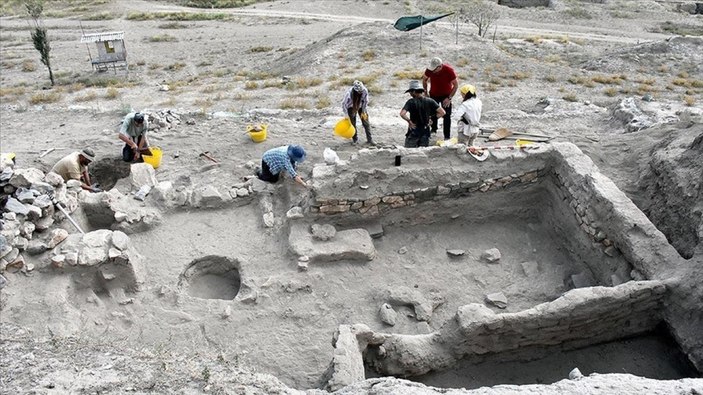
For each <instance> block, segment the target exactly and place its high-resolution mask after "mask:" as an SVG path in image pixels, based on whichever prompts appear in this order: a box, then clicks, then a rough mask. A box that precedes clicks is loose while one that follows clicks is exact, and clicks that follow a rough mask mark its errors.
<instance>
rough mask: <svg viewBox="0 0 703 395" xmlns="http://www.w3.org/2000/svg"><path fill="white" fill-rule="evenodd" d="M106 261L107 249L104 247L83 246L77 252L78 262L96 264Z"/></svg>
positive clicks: (80, 263) (88, 264) (89, 264)
mask: <svg viewBox="0 0 703 395" xmlns="http://www.w3.org/2000/svg"><path fill="white" fill-rule="evenodd" d="M105 261H107V250H106V249H105V248H91V247H86V248H83V249H82V250H81V251H80V252H79V253H78V264H79V265H87V266H96V265H99V264H101V263H103V262H105Z"/></svg>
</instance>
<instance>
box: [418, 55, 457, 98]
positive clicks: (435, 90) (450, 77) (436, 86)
mask: <svg viewBox="0 0 703 395" xmlns="http://www.w3.org/2000/svg"><path fill="white" fill-rule="evenodd" d="M425 76H426V77H427V78H429V79H430V81H429V83H430V96H433V97H435V96H449V94H450V93H452V81H454V80H455V79H456V73H455V72H454V69H453V68H452V66H450V65H448V64H446V63H443V64H442V68H441V69H439V71H438V72H436V73H433V72H432V70H430V69H425Z"/></svg>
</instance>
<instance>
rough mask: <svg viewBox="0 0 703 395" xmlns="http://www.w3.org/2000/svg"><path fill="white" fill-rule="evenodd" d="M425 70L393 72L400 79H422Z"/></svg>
mask: <svg viewBox="0 0 703 395" xmlns="http://www.w3.org/2000/svg"><path fill="white" fill-rule="evenodd" d="M424 73H425V71H424V70H422V71H418V70H407V69H406V70H401V71H396V72H394V73H393V77H395V78H397V79H399V80H421V79H422V76H423V75H424Z"/></svg>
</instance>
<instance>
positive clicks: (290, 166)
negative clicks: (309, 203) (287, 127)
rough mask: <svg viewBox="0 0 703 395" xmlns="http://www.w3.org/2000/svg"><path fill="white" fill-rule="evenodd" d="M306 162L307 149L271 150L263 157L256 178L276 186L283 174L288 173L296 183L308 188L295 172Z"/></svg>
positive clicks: (293, 147)
mask: <svg viewBox="0 0 703 395" xmlns="http://www.w3.org/2000/svg"><path fill="white" fill-rule="evenodd" d="M304 160H305V149H303V147H301V146H299V145H284V146H281V147H276V148H271V149H270V150H268V151H266V152H264V155H263V156H262V157H261V169H260V170H257V171H256V176H257V177H258V178H259V179H260V180H261V181H266V182H270V183H272V184H275V183H277V182H278V180H279V179H280V176H281V173H282V172H286V173H288V175H290V176H291V178H293V179H294V180H295V182H297V183H298V184H300V185H302V186H304V187H306V188H307V186H308V184H306V183H305V181H304V180H303V178H302V177H300V175H299V174H298V173H297V172H296V171H295V168H296V166H297V165H298V163H300V162H302V161H304Z"/></svg>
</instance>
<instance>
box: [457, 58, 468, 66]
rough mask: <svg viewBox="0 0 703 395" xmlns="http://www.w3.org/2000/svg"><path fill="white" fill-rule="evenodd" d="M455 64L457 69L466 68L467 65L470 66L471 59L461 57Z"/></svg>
mask: <svg viewBox="0 0 703 395" xmlns="http://www.w3.org/2000/svg"><path fill="white" fill-rule="evenodd" d="M454 64H455V65H456V66H457V67H464V66H466V65H468V64H469V59H467V58H465V57H463V56H462V57H460V58H459V59H457V60H456V62H454Z"/></svg>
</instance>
